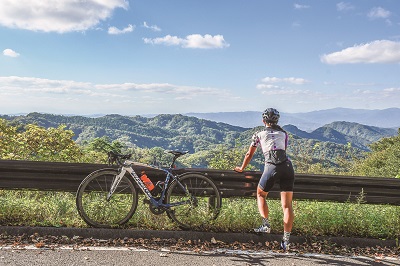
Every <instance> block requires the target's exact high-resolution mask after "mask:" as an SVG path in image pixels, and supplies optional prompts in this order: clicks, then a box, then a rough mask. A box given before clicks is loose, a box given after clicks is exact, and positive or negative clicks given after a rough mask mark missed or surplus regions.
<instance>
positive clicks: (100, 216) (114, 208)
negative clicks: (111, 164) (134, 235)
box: [76, 169, 138, 227]
mask: <svg viewBox="0 0 400 266" xmlns="http://www.w3.org/2000/svg"><path fill="white" fill-rule="evenodd" d="M117 174H118V171H117V170H113V169H101V170H98V171H95V172H93V173H91V174H90V175H88V176H87V177H86V178H85V179H84V180H83V181H82V183H81V184H80V186H79V188H78V191H77V194H76V206H77V208H78V212H79V215H80V216H81V217H82V219H83V220H84V221H85V222H86V223H87V224H89V225H91V226H94V227H112V226H118V225H123V224H125V223H126V222H128V221H129V219H130V218H131V217H132V215H133V214H134V213H135V210H136V207H137V204H138V197H137V191H136V189H135V186H134V184H133V182H132V180H131V179H130V178H128V177H127V176H124V177H123V178H122V180H121V182H120V183H119V185H118V187H117V188H116V190H115V191H114V193H113V194H112V196H111V198H110V199H107V195H108V192H109V190H110V187H111V184H112V182H113V181H114V179H115V177H116V175H117Z"/></svg>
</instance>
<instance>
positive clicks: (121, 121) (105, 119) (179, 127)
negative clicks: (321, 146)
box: [0, 109, 400, 152]
mask: <svg viewBox="0 0 400 266" xmlns="http://www.w3.org/2000/svg"><path fill="white" fill-rule="evenodd" d="M334 110H336V111H338V112H339V113H341V114H338V113H336V115H335V114H334V113H333V112H334ZM345 110H347V109H332V110H326V111H325V112H323V111H321V112H315V113H305V114H304V115H299V114H297V115H298V116H299V117H301V118H302V119H306V118H310V117H314V118H315V119H310V120H311V121H314V122H315V121H320V123H322V122H321V121H323V120H324V119H325V120H327V121H329V120H331V119H333V118H334V117H341V116H343V115H344V112H345ZM353 111H354V110H353ZM353 111H348V115H349V119H351V117H353V119H354V117H357V116H360V115H361V113H362V111H360V110H359V111H357V112H356V111H354V112H353ZM383 111H384V112H383ZM396 112H400V109H387V110H382V112H380V114H381V115H382V114H383V113H385V114H386V115H389V114H390V116H391V117H387V118H386V119H384V118H383V117H382V119H381V120H382V123H384V124H385V123H389V124H390V125H391V126H393V125H395V123H396V122H395V121H397V122H398V123H400V121H399V118H398V117H400V113H399V114H398V116H396V115H395V114H396ZM323 114H326V115H323ZM350 114H352V115H350ZM356 114H358V115H356ZM192 115H193V116H185V115H180V114H179V115H168V114H164V115H157V116H154V117H142V116H134V117H130V116H122V115H106V116H102V117H96V118H92V117H84V116H62V115H52V114H41V113H30V114H27V115H19V116H7V115H0V118H4V119H6V120H9V121H11V123H13V124H37V125H39V126H43V127H45V128H48V127H58V126H59V125H61V124H65V125H66V126H67V128H68V129H71V130H73V131H74V133H75V140H76V141H77V142H78V143H80V142H84V141H87V140H90V139H93V138H96V137H103V136H108V137H109V138H110V139H111V140H119V141H121V142H123V143H124V144H126V145H128V146H129V145H136V146H138V147H141V148H152V147H162V148H165V149H186V150H189V151H191V152H196V151H200V150H208V149H211V148H214V147H215V146H216V145H218V144H224V145H226V146H228V147H232V146H234V145H235V142H236V141H237V140H239V141H243V143H247V142H248V141H249V139H250V137H251V134H253V132H254V131H255V127H256V126H260V124H261V119H260V117H261V113H256V112H242V113H219V115H220V116H219V119H217V116H216V115H215V116H213V117H214V120H229V119H233V118H235V119H237V118H240V117H241V118H242V119H239V120H240V121H242V122H248V123H249V125H250V118H249V117H253V116H255V115H257V117H258V118H257V120H259V122H257V124H256V125H255V126H252V127H243V126H237V125H231V124H229V123H222V122H215V121H211V120H206V119H203V118H197V117H195V116H194V114H192ZM203 115H206V114H203ZM209 115H211V114H209ZM288 117H289V116H288V115H287V114H282V120H284V121H285V119H286V121H287V118H288ZM293 117H294V115H292V116H291V118H292V119H294V118H293ZM370 117H374V119H372V118H371V119H369V121H376V122H378V120H377V117H378V115H377V114H375V115H373V114H372V113H370ZM393 117H395V118H393ZM360 119H361V118H360ZM299 120H300V119H297V120H296V121H297V122H298V121H299ZM240 121H238V122H240ZM305 121H309V120H305ZM231 123H233V124H235V123H234V122H231ZM254 123H256V122H254ZM310 123H311V122H310ZM236 124H237V123H236ZM300 125H303V126H304V124H300ZM314 125H315V123H314ZM283 127H284V129H285V130H287V131H288V132H290V133H291V134H293V135H294V136H295V137H296V138H297V139H304V141H307V140H310V139H311V140H314V141H321V142H331V143H335V144H337V145H347V144H348V143H351V145H352V147H355V148H357V149H360V150H368V145H369V144H370V143H372V142H375V141H377V140H379V139H381V138H383V137H389V136H394V135H397V128H395V127H394V126H393V128H385V127H376V126H370V125H363V124H360V123H356V122H347V121H335V122H331V123H327V124H324V125H322V126H320V127H318V128H316V129H314V130H312V131H306V130H304V129H300V126H298V124H294V125H292V124H287V125H285V126H283ZM260 128H262V127H260Z"/></svg>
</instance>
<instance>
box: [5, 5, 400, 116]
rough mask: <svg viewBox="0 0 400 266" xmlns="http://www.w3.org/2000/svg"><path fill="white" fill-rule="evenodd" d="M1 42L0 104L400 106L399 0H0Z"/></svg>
mask: <svg viewBox="0 0 400 266" xmlns="http://www.w3.org/2000/svg"><path fill="white" fill-rule="evenodd" d="M27 3H29V4H27ZM0 52H2V53H1V54H0V100H1V104H0V114H15V113H28V112H44V113H55V114H78V115H88V114H99V113H101V114H110V113H117V114H123V115H138V114H139V115H140V114H158V113H189V112H231V111H262V110H264V109H265V108H267V107H275V108H277V109H278V110H280V111H282V112H292V113H296V112H307V111H314V110H323V109H329V108H335V107H347V108H354V109H385V108H391V107H400V1H398V0H376V1H374V0H359V1H320V0H313V1H311V0H310V1H272V0H271V1H268V0H254V1H244V0H229V1H228V0H220V1H215V0H201V1H182V0H180V1H178V0H146V1H144V0H143V1H128V0H80V1H77V0H64V1H62V0H31V1H28V2H27V1H14V0H2V1H0Z"/></svg>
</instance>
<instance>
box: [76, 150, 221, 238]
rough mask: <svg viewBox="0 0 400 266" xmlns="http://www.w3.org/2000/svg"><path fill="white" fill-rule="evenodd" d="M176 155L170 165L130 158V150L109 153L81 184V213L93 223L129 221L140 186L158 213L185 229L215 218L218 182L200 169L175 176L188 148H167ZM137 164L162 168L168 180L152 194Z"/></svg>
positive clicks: (78, 200) (105, 224) (78, 203)
mask: <svg viewBox="0 0 400 266" xmlns="http://www.w3.org/2000/svg"><path fill="white" fill-rule="evenodd" d="M166 152H168V153H171V154H172V155H173V159H172V163H171V165H170V166H169V167H162V166H155V165H150V164H143V163H139V162H134V161H131V160H130V158H131V154H125V155H123V154H117V153H115V152H113V151H110V152H109V153H108V162H109V165H110V164H111V165H112V164H113V163H116V164H117V165H118V166H119V169H118V170H117V169H112V168H105V169H100V170H97V171H94V172H92V173H91V174H89V175H88V176H87V177H86V178H85V179H84V180H83V181H82V183H81V184H80V185H79V188H78V191H77V193H76V206H77V209H78V212H79V215H80V216H81V217H82V219H83V220H84V221H85V222H86V223H87V224H88V225H90V226H93V227H113V226H120V225H123V224H125V223H127V222H128V221H129V219H131V218H132V216H133V214H134V213H135V211H136V208H137V205H138V191H139V189H140V190H141V191H142V192H143V193H144V195H145V197H146V198H145V200H144V202H145V203H148V204H149V208H150V211H151V212H152V213H153V214H155V215H160V214H162V213H164V212H166V213H167V215H168V217H169V218H170V219H171V220H173V221H174V222H176V223H177V224H178V226H179V227H180V228H182V229H186V230H187V229H201V228H202V227H204V225H206V224H209V223H210V222H211V221H212V220H214V219H216V218H217V216H218V214H219V212H220V209H221V194H220V192H219V190H218V188H217V186H216V185H215V183H214V182H213V181H212V180H211V179H210V178H208V177H207V176H204V175H203V174H201V173H194V172H189V173H183V174H181V175H179V176H176V175H175V174H174V173H173V172H174V165H175V161H176V160H177V159H178V158H179V157H180V156H182V155H184V154H186V153H187V151H185V152H181V151H166ZM134 166H138V167H145V168H148V169H156V170H161V171H163V172H164V173H165V180H164V181H163V182H160V183H158V184H156V185H157V186H158V187H159V188H160V189H159V190H160V192H159V194H158V195H153V194H154V193H153V194H152V192H153V191H152V192H150V191H149V189H148V188H147V187H146V185H145V183H144V182H143V181H142V180H141V178H140V177H139V176H138V174H137V173H136V171H135V170H134V169H133V167H134Z"/></svg>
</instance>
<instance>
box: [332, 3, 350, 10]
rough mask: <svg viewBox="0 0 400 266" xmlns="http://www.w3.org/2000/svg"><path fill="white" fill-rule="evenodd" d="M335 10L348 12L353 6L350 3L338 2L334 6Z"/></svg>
mask: <svg viewBox="0 0 400 266" xmlns="http://www.w3.org/2000/svg"><path fill="white" fill-rule="evenodd" d="M336 9H337V10H338V11H348V10H352V9H354V6H353V5H352V4H350V3H346V2H340V3H337V4H336Z"/></svg>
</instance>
